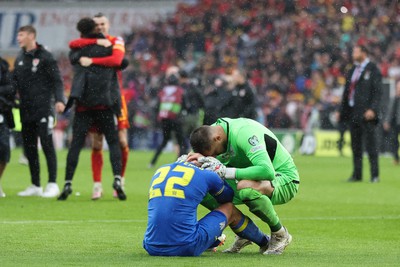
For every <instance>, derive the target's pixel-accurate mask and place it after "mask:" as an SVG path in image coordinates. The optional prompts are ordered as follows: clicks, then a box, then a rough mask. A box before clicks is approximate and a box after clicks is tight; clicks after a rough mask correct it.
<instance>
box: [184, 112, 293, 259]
mask: <svg viewBox="0 0 400 267" xmlns="http://www.w3.org/2000/svg"><path fill="white" fill-rule="evenodd" d="M190 144H191V146H192V149H193V151H194V152H195V153H192V154H190V155H189V157H188V159H187V160H188V161H189V162H196V164H199V166H201V167H202V168H206V169H209V170H213V171H215V172H216V173H217V174H219V176H220V177H222V178H223V179H226V181H227V182H228V183H229V185H231V187H232V188H233V189H234V191H235V198H234V201H233V204H235V205H237V204H243V203H244V204H246V205H247V206H248V207H249V210H250V211H251V212H252V213H253V214H255V215H257V216H258V217H259V218H260V219H261V220H262V221H264V222H266V223H267V224H268V226H269V227H270V230H271V240H270V242H269V246H268V249H267V250H266V251H265V252H264V254H281V253H282V252H283V251H284V249H285V247H286V246H287V245H289V244H290V242H291V240H292V236H291V235H290V234H289V232H288V231H287V229H286V228H285V227H284V226H282V224H281V222H280V220H279V217H278V215H277V214H276V212H275V209H274V205H279V204H284V203H287V202H288V201H290V200H291V199H292V198H293V197H294V196H295V195H296V193H297V191H298V189H299V184H300V178H299V174H298V171H297V168H296V165H295V164H294V162H293V159H292V157H291V155H290V153H289V152H288V151H287V150H286V149H285V148H284V147H283V145H282V144H281V143H280V142H279V141H278V139H277V137H276V136H275V135H274V134H273V133H272V132H271V131H270V130H269V129H267V128H266V127H265V126H263V125H262V124H260V123H258V122H256V121H254V120H251V119H245V118H239V119H229V118H220V119H218V120H217V122H216V123H214V124H213V125H211V126H206V125H204V126H201V127H199V128H197V129H195V130H194V131H193V132H192V134H191V137H190ZM202 205H204V206H205V207H207V208H208V209H211V210H212V209H213V208H214V207H215V206H216V203H215V201H214V200H213V199H212V198H211V197H210V196H207V197H206V198H205V199H204V200H203V202H202ZM236 233H238V232H237V231H236ZM248 244H251V242H249V241H248V240H245V239H243V238H241V237H240V236H238V237H237V238H236V240H235V243H234V244H233V245H232V247H231V248H229V249H228V250H226V251H225V252H233V253H237V252H239V251H240V250H241V249H242V248H243V247H245V246H246V245H248Z"/></svg>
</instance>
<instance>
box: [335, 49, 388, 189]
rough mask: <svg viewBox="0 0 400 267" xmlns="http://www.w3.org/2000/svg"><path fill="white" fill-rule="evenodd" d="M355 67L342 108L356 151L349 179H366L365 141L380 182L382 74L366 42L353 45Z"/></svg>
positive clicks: (375, 179)
mask: <svg viewBox="0 0 400 267" xmlns="http://www.w3.org/2000/svg"><path fill="white" fill-rule="evenodd" d="M352 57H353V60H354V66H353V68H352V69H351V70H350V71H349V73H348V74H347V76H346V85H345V89H344V92H343V97H342V103H341V107H340V111H339V120H340V121H347V122H348V123H349V127H350V136H351V149H352V152H353V174H352V175H351V177H350V178H349V179H348V181H349V182H359V181H361V180H362V158H363V142H364V141H365V142H366V143H365V148H366V150H367V152H368V156H369V162H370V167H371V169H370V170H371V182H373V183H375V182H379V166H378V153H379V152H378V146H377V140H376V133H375V132H376V128H377V124H378V115H379V106H380V99H381V90H382V89H381V87H382V76H381V73H380V71H379V69H378V67H377V66H376V64H375V63H373V62H371V61H370V59H369V57H368V49H367V48H366V47H365V46H363V45H355V46H354V47H353V54H352Z"/></svg>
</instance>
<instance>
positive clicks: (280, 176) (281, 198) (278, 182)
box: [227, 165, 300, 205]
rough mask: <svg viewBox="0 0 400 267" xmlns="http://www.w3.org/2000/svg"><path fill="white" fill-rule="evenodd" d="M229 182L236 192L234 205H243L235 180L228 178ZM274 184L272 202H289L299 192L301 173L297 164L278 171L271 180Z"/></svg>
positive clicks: (277, 203)
mask: <svg viewBox="0 0 400 267" xmlns="http://www.w3.org/2000/svg"><path fill="white" fill-rule="evenodd" d="M227 183H228V184H229V185H230V186H231V187H232V189H233V191H234V192H235V196H234V197H233V204H234V205H241V204H243V201H242V200H241V198H240V197H239V191H238V190H237V187H236V181H235V180H227ZM271 183H272V186H273V187H274V188H275V189H274V192H273V193H272V197H271V202H272V204H273V205H280V204H285V203H287V202H289V201H290V200H291V199H292V198H294V196H295V195H296V194H297V191H298V190H299V185H300V178H299V173H298V171H297V168H296V166H294V165H293V166H292V167H290V168H287V169H286V170H284V171H281V172H277V173H276V174H275V179H274V180H272V181H271Z"/></svg>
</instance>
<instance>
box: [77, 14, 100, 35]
mask: <svg viewBox="0 0 400 267" xmlns="http://www.w3.org/2000/svg"><path fill="white" fill-rule="evenodd" d="M76 29H77V30H78V31H79V32H80V33H81V34H82V35H88V34H90V33H93V32H94V30H95V29H96V22H94V20H93V19H92V18H89V17H86V18H81V19H80V20H79V21H78V24H76Z"/></svg>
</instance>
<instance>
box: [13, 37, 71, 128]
mask: <svg viewBox="0 0 400 267" xmlns="http://www.w3.org/2000/svg"><path fill="white" fill-rule="evenodd" d="M12 76H13V86H14V87H15V89H16V90H17V92H18V94H19V99H20V113H21V121H22V122H33V121H38V120H40V119H42V118H44V117H48V116H49V115H54V103H55V102H62V103H65V100H64V88H63V82H62V78H61V74H60V71H59V69H58V66H57V62H56V60H55V59H54V57H53V55H52V54H51V53H50V52H49V51H47V50H46V49H45V48H44V47H43V46H41V45H39V44H37V48H36V49H34V50H32V51H29V52H27V51H25V50H21V52H20V53H19V55H18V56H17V58H16V59H15V63H14V71H13V75H12ZM54 100H55V102H54Z"/></svg>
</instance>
